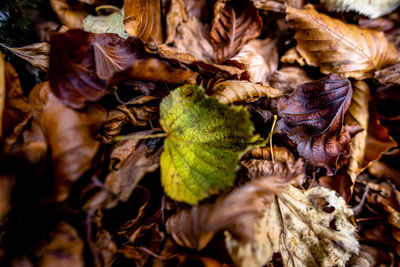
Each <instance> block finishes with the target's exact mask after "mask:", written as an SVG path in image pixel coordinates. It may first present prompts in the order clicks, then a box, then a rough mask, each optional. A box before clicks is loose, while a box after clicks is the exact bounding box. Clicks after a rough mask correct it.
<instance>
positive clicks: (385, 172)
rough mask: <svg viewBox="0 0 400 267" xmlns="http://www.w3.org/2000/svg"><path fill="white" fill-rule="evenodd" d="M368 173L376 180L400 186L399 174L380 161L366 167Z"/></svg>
mask: <svg viewBox="0 0 400 267" xmlns="http://www.w3.org/2000/svg"><path fill="white" fill-rule="evenodd" d="M368 171H369V173H370V174H371V175H373V176H374V177H376V178H377V179H387V180H389V181H391V182H392V183H394V184H395V185H400V172H399V171H398V170H396V169H393V168H391V167H389V166H388V165H387V164H386V163H384V162H382V161H374V162H373V163H372V164H370V166H369V167H368Z"/></svg>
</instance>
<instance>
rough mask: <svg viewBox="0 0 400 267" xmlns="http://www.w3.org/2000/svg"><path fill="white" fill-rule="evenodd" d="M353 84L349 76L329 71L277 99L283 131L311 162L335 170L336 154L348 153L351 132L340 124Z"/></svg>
mask: <svg viewBox="0 0 400 267" xmlns="http://www.w3.org/2000/svg"><path fill="white" fill-rule="evenodd" d="M351 96H352V88H351V84H350V82H349V80H347V79H346V78H344V77H342V76H340V75H338V74H329V75H328V76H326V77H325V78H322V79H320V80H318V81H313V82H308V83H304V84H302V85H300V86H298V87H297V88H296V90H295V91H294V93H293V94H292V95H290V96H283V97H282V98H281V99H280V100H279V102H278V112H279V116H281V117H282V119H283V124H284V125H283V126H282V129H281V130H282V131H283V132H284V133H286V134H287V135H288V137H289V138H290V139H291V140H292V141H294V142H295V143H296V144H297V150H298V152H299V154H300V155H301V156H303V157H304V158H305V159H306V160H307V161H308V162H309V163H310V164H312V165H314V166H318V167H325V168H326V169H327V171H328V175H332V174H334V173H335V172H336V169H337V165H338V160H339V156H340V155H343V156H345V157H348V156H349V150H350V141H351V135H350V134H351V133H350V130H352V129H348V128H347V127H343V121H344V114H345V112H346V111H347V109H348V108H349V105H350V102H351Z"/></svg>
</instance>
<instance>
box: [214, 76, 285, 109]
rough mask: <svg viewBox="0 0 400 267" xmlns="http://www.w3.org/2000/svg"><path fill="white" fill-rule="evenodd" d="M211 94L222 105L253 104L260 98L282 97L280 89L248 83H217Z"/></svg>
mask: <svg viewBox="0 0 400 267" xmlns="http://www.w3.org/2000/svg"><path fill="white" fill-rule="evenodd" d="M209 93H210V94H211V96H213V97H215V98H216V99H218V101H219V102H220V103H222V104H232V103H234V102H238V101H244V102H253V101H256V100H257V99H259V98H260V97H268V98H276V97H280V96H281V95H282V93H281V91H280V90H278V89H275V88H272V87H269V86H263V85H259V84H255V83H251V82H247V81H222V82H219V83H216V84H215V85H214V86H213V88H212V89H211V90H210V92H209Z"/></svg>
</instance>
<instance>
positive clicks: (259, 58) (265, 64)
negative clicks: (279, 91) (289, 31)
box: [226, 38, 279, 84]
mask: <svg viewBox="0 0 400 267" xmlns="http://www.w3.org/2000/svg"><path fill="white" fill-rule="evenodd" d="M278 63H279V59H278V47H277V45H276V41H275V40H273V39H269V38H267V39H264V40H259V39H256V40H251V41H249V42H248V43H247V44H246V45H244V46H243V48H242V49H241V50H240V51H239V52H238V53H237V54H236V55H235V56H234V57H232V58H231V59H228V60H226V64H229V65H232V66H236V67H239V68H241V69H244V70H246V76H248V79H249V81H250V82H253V83H261V84H266V82H267V81H268V79H269V78H270V76H271V75H272V73H274V72H275V71H276V70H277V69H278ZM242 76H244V74H242ZM246 78H247V77H246Z"/></svg>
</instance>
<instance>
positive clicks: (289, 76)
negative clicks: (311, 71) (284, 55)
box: [269, 67, 311, 94]
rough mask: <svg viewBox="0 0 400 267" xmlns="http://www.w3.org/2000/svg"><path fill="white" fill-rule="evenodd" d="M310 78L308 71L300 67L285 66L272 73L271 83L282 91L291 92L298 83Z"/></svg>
mask: <svg viewBox="0 0 400 267" xmlns="http://www.w3.org/2000/svg"><path fill="white" fill-rule="evenodd" d="M310 80H311V78H310V77H308V75H307V73H306V72H305V71H304V70H303V69H301V68H299V67H283V68H281V69H279V70H277V71H275V72H274V73H273V74H272V76H271V78H270V80H269V83H270V85H271V86H272V87H274V88H277V89H279V90H281V91H282V93H284V94H290V93H292V92H293V91H294V89H295V88H296V87H297V86H298V85H300V84H302V83H305V82H308V81H310Z"/></svg>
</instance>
